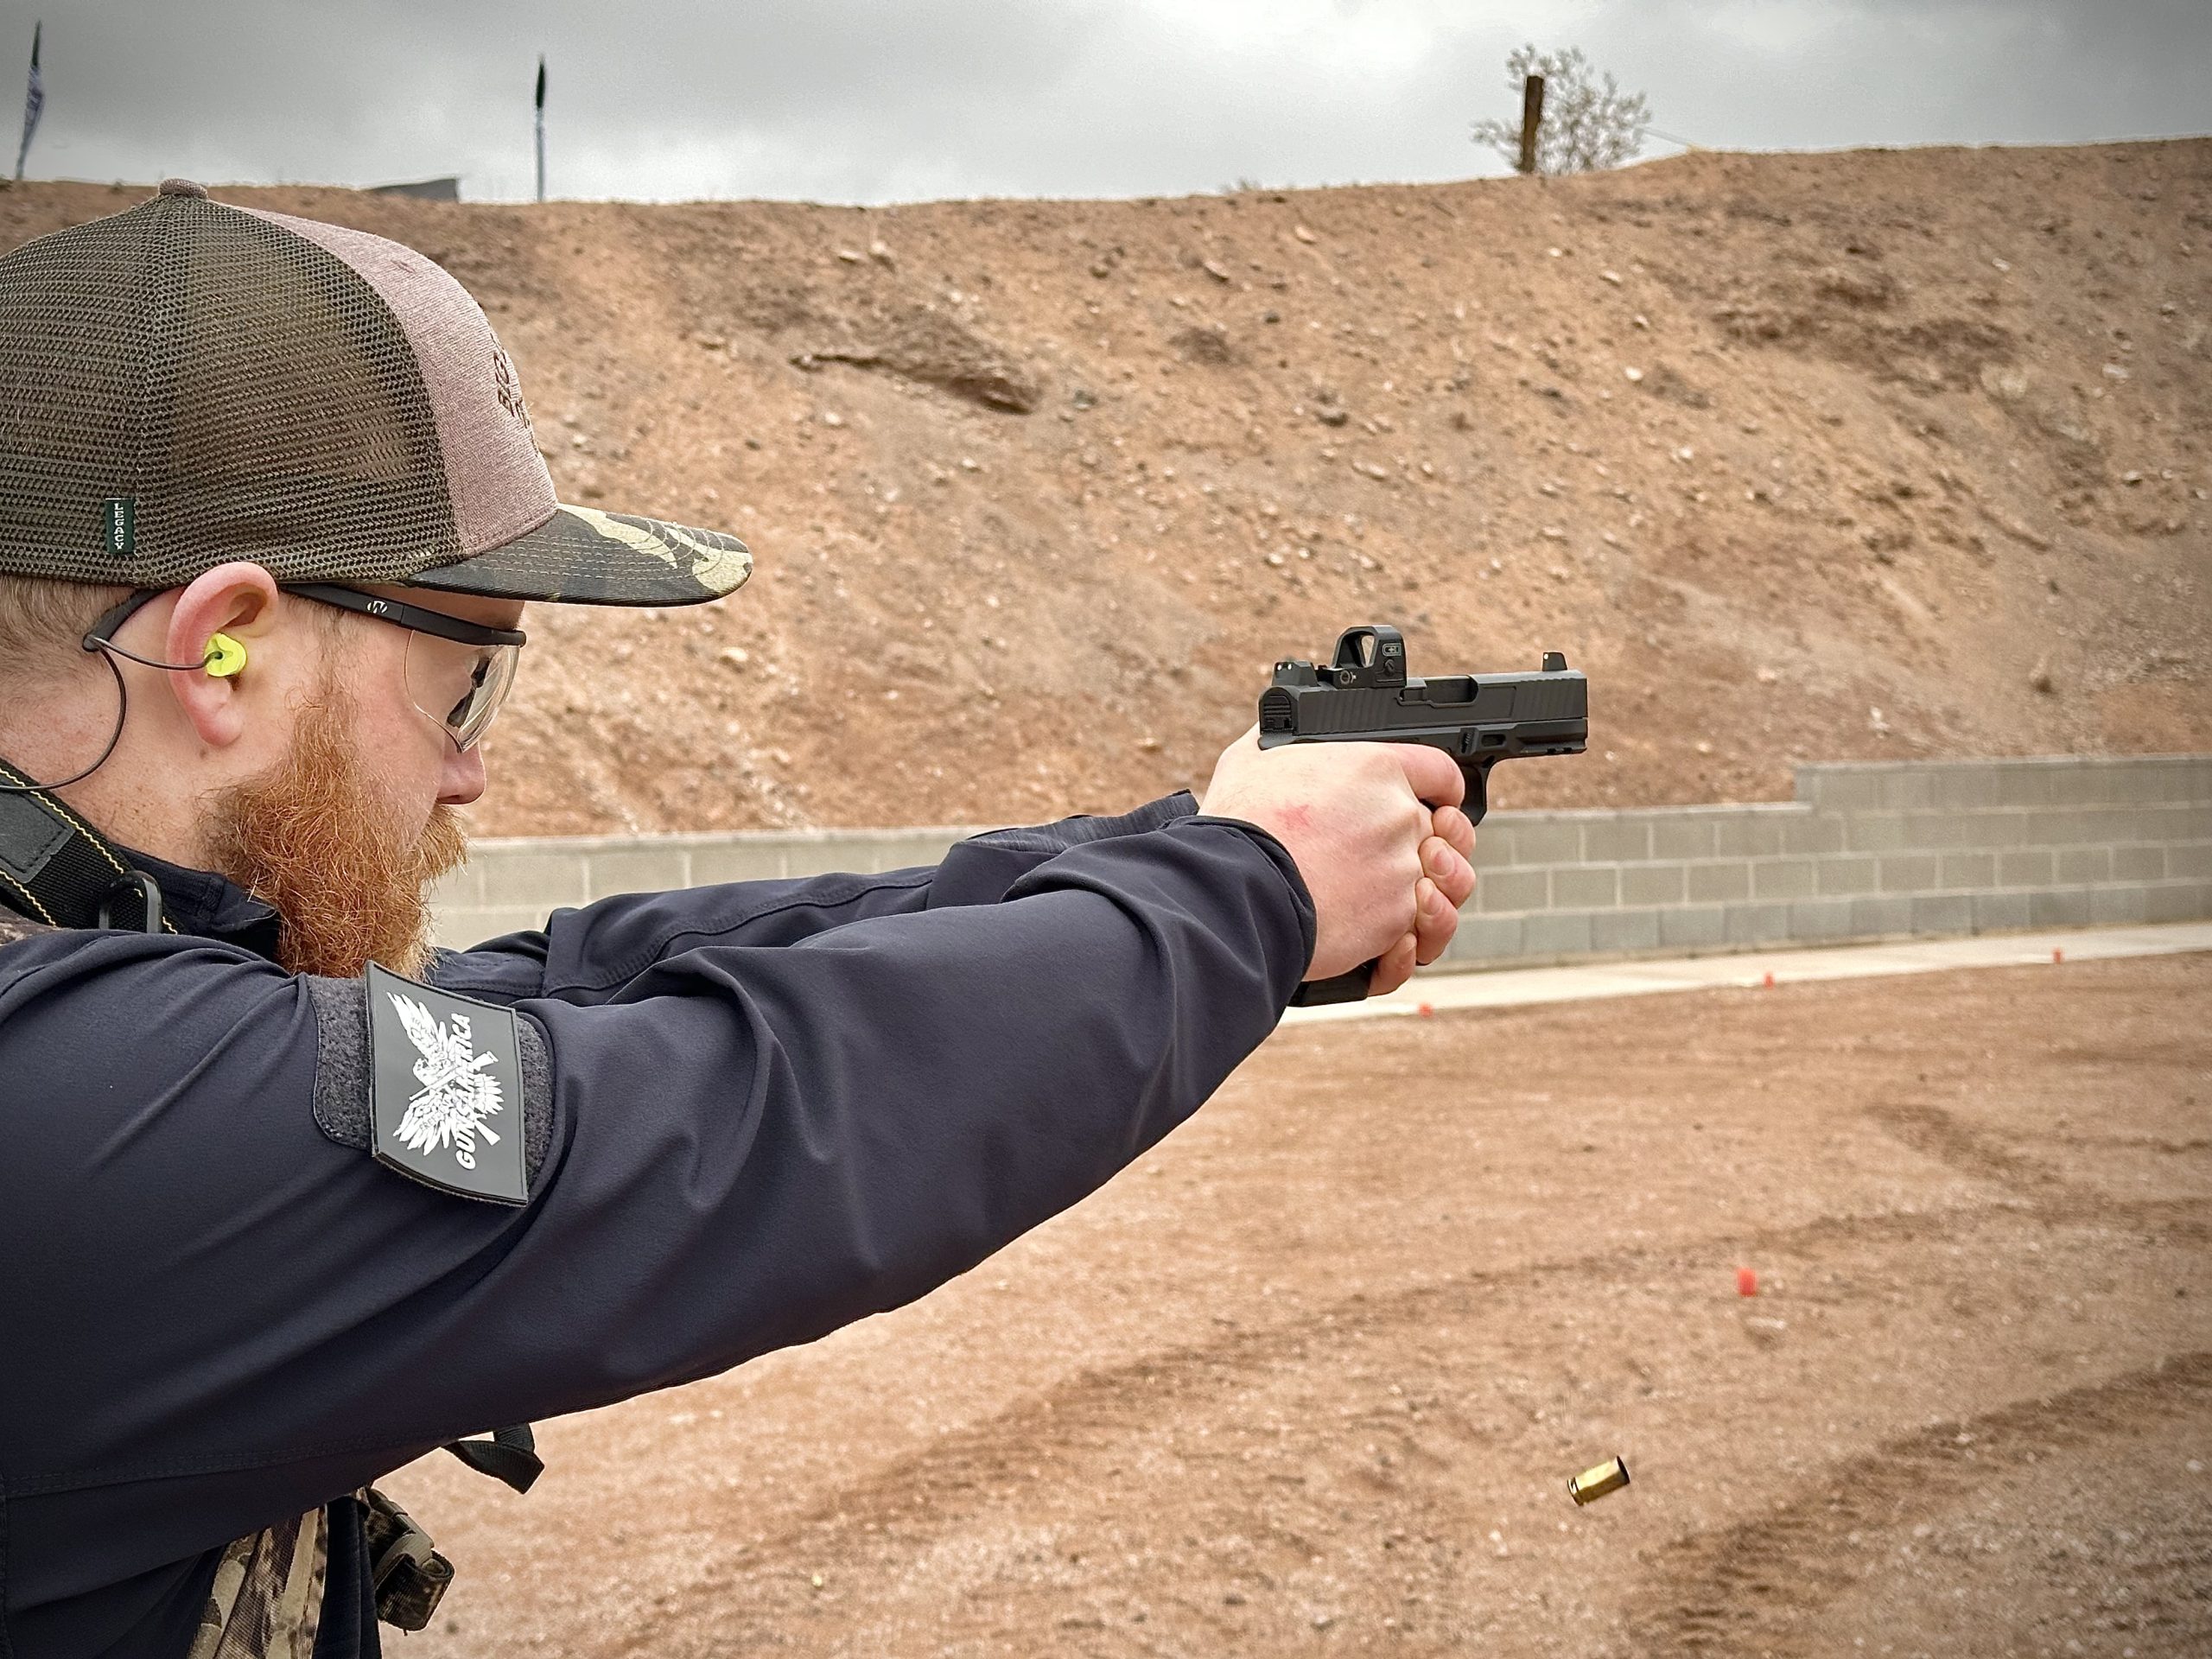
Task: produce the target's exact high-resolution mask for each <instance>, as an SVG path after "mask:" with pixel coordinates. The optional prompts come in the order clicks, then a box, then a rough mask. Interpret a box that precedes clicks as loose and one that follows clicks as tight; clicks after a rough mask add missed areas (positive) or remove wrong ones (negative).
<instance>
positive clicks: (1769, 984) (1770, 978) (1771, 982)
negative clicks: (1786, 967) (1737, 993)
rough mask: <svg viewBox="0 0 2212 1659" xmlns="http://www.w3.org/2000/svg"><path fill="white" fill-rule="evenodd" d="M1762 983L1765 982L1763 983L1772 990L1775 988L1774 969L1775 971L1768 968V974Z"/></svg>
mask: <svg viewBox="0 0 2212 1659" xmlns="http://www.w3.org/2000/svg"><path fill="white" fill-rule="evenodd" d="M1760 983H1761V984H1763V985H1764V986H1765V987H1766V988H1767V989H1768V990H1772V989H1773V988H1774V971H1773V969H1768V970H1767V976H1766V977H1765V978H1764V980H1762V981H1760Z"/></svg>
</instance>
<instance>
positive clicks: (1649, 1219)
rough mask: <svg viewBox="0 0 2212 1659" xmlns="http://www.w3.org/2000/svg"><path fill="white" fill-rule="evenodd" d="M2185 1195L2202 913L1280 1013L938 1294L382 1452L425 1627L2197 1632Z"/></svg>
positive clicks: (1351, 1634)
mask: <svg viewBox="0 0 2212 1659" xmlns="http://www.w3.org/2000/svg"><path fill="white" fill-rule="evenodd" d="M2208 1242H2212V956H2196V957H2168V958H2157V959H2149V960H2135V961H2125V962H2110V963H2081V964H2069V965H2066V966H2063V967H2037V968H2023V969H1986V970H1978V971H1970V972H1957V973H1947V974H1936V975H1927V976H1916V977H1912V978H1907V979H1894V980H1881V981H1862V982H1832V983H1826V984H1814V985H1800V986H1785V987H1783V988H1780V989H1778V990H1764V991H1763V990H1745V991H1733V990H1719V991H1707V992H1697V993H1690V994H1685V995H1675V996H1665V997H1652V998H1649V999H1637V1000H1630V1001H1603V1002H1592V1003H1584V1004H1576V1005H1567V1006H1557V1007H1545V1008H1530V1009H1523V1010H1511V1011H1503V1012H1492V1013H1469V1014H1446V1015H1439V1016H1438V1017H1436V1018H1434V1019H1432V1020H1390V1021H1375V1022H1365V1023H1360V1024H1356V1025H1350V1026H1338V1027H1306V1028H1304V1029H1301V1030H1297V1031H1287V1032H1284V1033H1279V1034H1278V1036H1277V1037H1276V1039H1274V1041H1272V1042H1271V1043H1269V1044H1268V1046H1267V1047H1266V1048H1265V1049H1264V1050H1263V1051H1262V1052H1261V1053H1260V1054H1259V1055H1257V1056H1256V1057H1255V1058H1254V1059H1253V1060H1252V1061H1251V1062H1250V1063H1249V1065H1247V1066H1246V1067H1245V1068H1244V1069H1243V1071H1240V1072H1239V1073H1238V1074H1237V1076H1236V1077H1235V1078H1234V1079H1232V1081H1231V1082H1230V1084H1229V1085H1228V1086H1227V1087H1226V1088H1225V1089H1224V1090H1223V1091H1222V1093H1221V1095H1220V1096H1219V1097H1218V1098H1217V1100H1216V1101H1215V1102H1213V1103H1211V1105H1210V1106H1209V1107H1208V1108H1207V1109H1205V1111H1204V1112H1202V1113H1201V1114H1200V1115H1199V1116H1198V1118H1197V1119H1195V1120H1194V1121H1193V1122H1192V1123H1191V1124H1189V1125H1188V1126H1186V1127H1185V1128H1184V1129H1183V1130H1181V1131H1179V1133H1178V1134H1176V1135H1174V1136H1173V1137H1171V1139H1170V1140H1169V1141H1167V1142H1166V1144H1165V1145H1164V1146H1163V1147H1160V1148H1159V1149H1158V1150H1157V1151H1156V1152H1155V1153H1154V1154H1153V1155H1152V1156H1150V1157H1148V1158H1147V1160H1144V1162H1143V1163H1141V1165H1139V1166H1137V1167H1136V1168H1135V1169H1134V1170H1132V1171H1131V1172H1129V1173H1128V1174H1126V1175H1124V1176H1123V1177H1122V1178H1121V1179H1118V1180H1117V1181H1116V1182H1115V1183H1114V1184H1113V1185H1111V1186H1110V1187H1109V1189H1108V1190H1107V1191H1105V1192H1103V1193H1101V1194H1100V1195H1098V1196H1097V1197H1096V1198H1094V1199H1092V1200H1091V1201H1090V1202H1089V1203H1087V1204H1085V1205H1082V1206H1081V1207H1079V1208H1078V1209H1077V1210H1076V1211H1072V1212H1071V1213H1070V1214H1068V1215H1066V1216H1065V1217H1061V1218H1059V1219H1058V1220H1057V1221H1055V1222H1053V1223H1052V1224H1049V1225H1047V1226H1046V1227H1045V1228H1043V1229H1040V1230H1039V1231H1038V1232H1036V1233H1035V1234H1033V1235H1032V1236H1030V1237H1028V1238H1027V1239H1026V1240H1024V1241H1022V1242H1021V1243H1019V1244H1018V1245H1016V1246H1015V1247H1014V1248H1013V1249H1009V1250H1007V1251H1006V1252H1005V1253H1003V1254H1002V1255H1000V1256H999V1257H998V1258H996V1259H995V1260H994V1261H993V1262H988V1263H986V1264H985V1265H984V1266H983V1267H982V1268H981V1269H979V1270H978V1271H977V1272H976V1273H974V1274H970V1275H969V1276H968V1277H967V1278H965V1279H963V1280H962V1281H959V1282H957V1283H956V1284H954V1285H952V1286H950V1287H947V1288H946V1289H945V1290H944V1291H943V1292H941V1293H939V1294H937V1295H935V1296H933V1297H931V1298H930V1299H928V1300H926V1301H925V1302H923V1303H922V1304H919V1305H918V1306H914V1307H912V1308H909V1309H906V1310H904V1311H902V1312H900V1313H896V1314H893V1315H891V1316H888V1317H886V1318H883V1319H876V1320H874V1321H871V1322H869V1323H868V1324H866V1325H861V1326H856V1327H854V1328H851V1329H849V1330H847V1331H845V1332H841V1333H839V1334H838V1335H837V1336H836V1337H835V1338H832V1339H830V1340H829V1341H826V1342H823V1343H821V1344H817V1345H816V1346H814V1347H811V1348H809V1349H805V1350H802V1351H793V1352H790V1353H785V1354H781V1355H777V1356H773V1357H770V1358H768V1359H767V1360H765V1361H763V1362H760V1363H756V1364H754V1365H753V1366H750V1367H747V1368H746V1369H744V1370H741V1371H740V1372H737V1373H734V1374H732V1375H730V1376H725V1377H721V1378H719V1379H715V1380H712V1381H709V1382H707V1383H700V1384H696V1385H694V1386H692V1387H690V1388H687V1389H681V1390H677V1391H673V1392H670V1393H666V1394H662V1395H654V1396H652V1397H649V1398H645V1399H642V1400H639V1401H634V1402H630V1403H628V1404H626V1405H625V1406H622V1407H619V1408H614V1409H612V1410H608V1411H606V1412H601V1413H597V1414H592V1415H589V1416H586V1417H580V1418H575V1419H570V1420H568V1421H562V1422H557V1423H553V1424H549V1425H545V1426H543V1427H542V1428H541V1431H540V1432H541V1436H542V1441H543V1445H544V1446H545V1447H546V1450H547V1452H548V1456H549V1458H550V1465H551V1471H550V1473H549V1474H548V1475H547V1477H546V1478H545V1479H544V1481H543V1483H542V1484H541V1485H540V1487H539V1490H538V1491H537V1492H535V1493H533V1494H532V1495H531V1496H530V1497H527V1498H522V1499H518V1498H514V1497H511V1496H509V1495H507V1494H505V1492H504V1491H499V1490H497V1489H495V1488H494V1487H493V1485H492V1484H491V1483H489V1482H485V1481H481V1480H480V1479H478V1478H474V1477H472V1476H469V1475H467V1474H466V1473H465V1472H464V1471H461V1470H460V1469H459V1468H458V1466H457V1465H452V1464H451V1463H450V1461H449V1460H447V1459H436V1460H434V1461H432V1462H430V1463H427V1464H424V1465H417V1466H416V1467H415V1468H413V1469H410V1470H408V1471H403V1472H402V1473H401V1474H400V1475H399V1476H398V1477H397V1478H395V1479H394V1480H393V1481H392V1482H391V1486H392V1488H393V1489H394V1490H395V1491H397V1493H398V1494H399V1495H400V1496H401V1497H402V1499H403V1501H404V1502H406V1503H409V1505H410V1507H411V1508H412V1509H414V1510H415V1511H416V1514H418V1515H419V1516H422V1517H423V1519H424V1520H425V1522H427V1523H428V1524H429V1526H430V1528H431V1529H432V1530H433V1531H434V1532H435V1533H437V1534H438V1535H440V1538H441V1541H442V1543H443V1544H444V1545H445V1547H446V1548H448V1550H449V1552H450V1553H451V1554H453V1556H454V1558H455V1559H456V1560H458V1561H459V1562H460V1563H461V1578H460V1581H459V1583H458V1585H457V1586H456V1587H455V1589H454V1592H452V1595H451V1596H450V1598H449V1599H448V1604H447V1609H446V1611H445V1613H444V1614H443V1615H442V1621H441V1623H440V1624H439V1625H438V1626H437V1627H436V1628H435V1629H434V1630H432V1631H431V1632H429V1633H428V1634H427V1635H425V1636H424V1637H421V1638H416V1639H414V1640H411V1641H410V1642H409V1643H407V1644H406V1646H405V1651H406V1652H408V1653H409V1654H411V1655H415V1656H418V1659H459V1656H476V1655H484V1656H490V1655H494V1654H506V1653H512V1652H517V1651H525V1650H533V1649H542V1650H545V1651H550V1652H556V1653H561V1654H575V1655H579V1656H594V1659H596V1656H644V1655H653V1656H691V1655H707V1654H729V1653H741V1652H753V1651H757V1650H764V1649H778V1650H783V1651H790V1652H796V1653H808V1654H835V1655H900V1656H905V1655H924V1654H931V1655H935V1654H950V1655H962V1656H967V1655H982V1654H1017V1655H1027V1654H1039V1653H1054V1654H1071V1655H1114V1656H1120V1655H1176V1654H1192V1655H1199V1654H1205V1655H1211V1654H1231V1653H1239V1654H1243V1653H1286V1652H1297V1653H1316V1654H1320V1653H1328V1652H1354V1651H1357V1652H1378V1653H1390V1654H1405V1655H1427V1654H1445V1653H1452V1654H1471V1653H1483V1654H1497V1655H1520V1654H1571V1655H1578V1656H1581V1655H1616V1656H1624V1659H1625V1656H1630V1655H1636V1656H1645V1655H1665V1654H1675V1653H1684V1652H1697V1653H1708V1654H1721V1655H1744V1656H1754V1655H1768V1654H1771V1655H1776V1656H1793V1655H1829V1654H1836V1655H1853V1656H1855V1655H1858V1654H1860V1653H1865V1654H1873V1655H1881V1654H1894V1655H1900V1656H1903V1655H1912V1654H1920V1655H1928V1656H1937V1655H1941V1656H1967V1659H1976V1656H1989V1659H1997V1656H2013V1655H2018V1656H2030V1655H2044V1654H2049V1655H2054V1656H2058V1655H2070V1654H2075V1653H2086V1654H2090V1655H2110V1656H2115V1659H2120V1656H2126V1655H2131V1654H2133V1655H2139V1656H2145V1659H2148V1656H2152V1655H2166V1656H2179V1655H2183V1654H2202V1653H2204V1652H2207V1651H2212V1471H2208V1468H2209V1466H2212V1251H2208V1249H2207V1245H2208ZM1739 1266H1748V1267H1751V1268H1754V1269H1756V1270H1757V1272H1758V1274H1759V1294H1758V1295H1757V1297H1756V1298H1753V1299H1749V1300H1747V1299H1745V1298H1742V1297H1740V1296H1739V1295H1738V1292H1737V1283H1736V1269H1737V1268H1738V1267H1739ZM1613 1452H1619V1453H1621V1454H1623V1455H1624V1456H1625V1457H1626V1458H1627V1459H1628V1462H1629V1465H1630V1468H1631V1470H1632V1471H1633V1472H1634V1476H1635V1484H1634V1485H1633V1486H1632V1487H1631V1488H1630V1490H1628V1491H1625V1492H1623V1493H1620V1494H1618V1495H1616V1496H1614V1497H1611V1498H1608V1499H1605V1500H1604V1501H1602V1502H1600V1503H1598V1504H1596V1505H1594V1506H1592V1507H1591V1508H1589V1509H1586V1510H1577V1509H1575V1508H1574V1507H1573V1505H1572V1504H1571V1503H1569V1502H1568V1499H1567V1495H1566V1491H1565V1485H1566V1481H1567V1477H1568V1476H1570V1475H1571V1474H1573V1473H1574V1472H1575V1471H1579V1470H1580V1469H1582V1468H1584V1467H1586V1465H1591V1464H1593V1463H1596V1462H1597V1461H1598V1460H1599V1459H1601V1458H1603V1457H1605V1456H1606V1455H1608V1454H1610V1453H1613Z"/></svg>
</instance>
